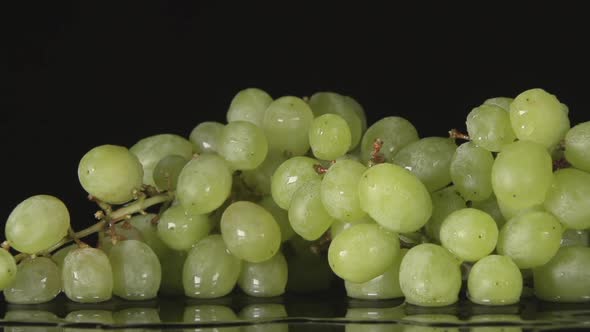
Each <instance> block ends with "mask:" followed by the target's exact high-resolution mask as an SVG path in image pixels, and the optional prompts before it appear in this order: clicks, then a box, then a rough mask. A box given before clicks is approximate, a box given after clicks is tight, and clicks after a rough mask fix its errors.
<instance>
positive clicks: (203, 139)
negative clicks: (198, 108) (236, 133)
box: [189, 121, 224, 153]
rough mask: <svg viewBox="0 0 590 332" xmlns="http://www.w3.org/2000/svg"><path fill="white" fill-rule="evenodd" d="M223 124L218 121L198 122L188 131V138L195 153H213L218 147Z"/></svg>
mask: <svg viewBox="0 0 590 332" xmlns="http://www.w3.org/2000/svg"><path fill="white" fill-rule="evenodd" d="M223 127H224V125H223V124H222V123H219V122H214V121H205V122H201V123H199V124H198V125H197V126H196V127H195V128H193V130H192V131H191V133H190V136H189V139H190V142H191V144H192V146H193V150H194V151H195V152H196V153H214V152H217V149H218V147H219V136H220V135H221V131H222V130H223Z"/></svg>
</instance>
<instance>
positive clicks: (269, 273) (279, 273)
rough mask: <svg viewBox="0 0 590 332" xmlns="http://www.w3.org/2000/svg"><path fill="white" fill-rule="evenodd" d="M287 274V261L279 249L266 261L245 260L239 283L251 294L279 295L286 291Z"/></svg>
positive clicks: (245, 291) (257, 295) (262, 295)
mask: <svg viewBox="0 0 590 332" xmlns="http://www.w3.org/2000/svg"><path fill="white" fill-rule="evenodd" d="M287 276H288V270H287V261H286V260H285V256H283V254H281V252H280V251H279V252H277V253H276V254H275V255H274V256H273V257H272V258H270V259H268V260H266V261H264V262H260V263H250V262H244V263H243V264H242V271H241V272H240V278H239V279H238V285H239V286H240V288H241V289H242V290H243V291H244V293H246V294H248V295H250V296H256V297H272V296H279V295H282V294H283V293H284V292H285V287H286V286H287Z"/></svg>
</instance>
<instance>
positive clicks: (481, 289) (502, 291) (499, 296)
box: [467, 255, 522, 305]
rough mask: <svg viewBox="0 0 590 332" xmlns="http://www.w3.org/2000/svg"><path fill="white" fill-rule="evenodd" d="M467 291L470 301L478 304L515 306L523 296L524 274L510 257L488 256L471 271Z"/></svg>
mask: <svg viewBox="0 0 590 332" xmlns="http://www.w3.org/2000/svg"><path fill="white" fill-rule="evenodd" d="M467 291H468V294H469V299H470V300H471V301H472V302H475V303H478V304H484V305H508V304H514V303H517V302H518V301H519V300H520V295H521V294H522V274H521V273H520V270H519V269H518V266H516V264H514V262H513V261H512V259H510V257H507V256H500V255H491V256H487V257H484V258H482V259H481V260H479V261H478V262H477V263H475V265H473V267H472V268H471V270H470V271H469V277H468V279H467Z"/></svg>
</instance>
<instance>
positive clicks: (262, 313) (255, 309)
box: [239, 303, 289, 332]
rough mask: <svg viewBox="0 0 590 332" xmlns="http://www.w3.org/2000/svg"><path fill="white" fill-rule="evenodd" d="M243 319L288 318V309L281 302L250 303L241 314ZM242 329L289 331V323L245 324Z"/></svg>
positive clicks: (255, 331)
mask: <svg viewBox="0 0 590 332" xmlns="http://www.w3.org/2000/svg"><path fill="white" fill-rule="evenodd" d="M239 316H240V318H241V319H244V320H247V321H257V320H260V321H264V320H275V319H281V318H287V317H288V315H287V311H286V310H285V306H284V305H282V304H279V303H260V304H249V305H247V306H246V307H244V308H243V309H242V310H241V311H240V314H239ZM242 331H244V332H263V331H272V332H288V331H289V324H288V323H276V324H256V325H249V326H243V327H242Z"/></svg>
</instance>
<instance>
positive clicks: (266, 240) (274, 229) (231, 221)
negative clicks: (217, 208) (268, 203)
mask: <svg viewBox="0 0 590 332" xmlns="http://www.w3.org/2000/svg"><path fill="white" fill-rule="evenodd" d="M221 235H222V236H223V241H224V242H225V244H226V245H227V247H228V249H229V251H230V252H231V253H232V254H234V255H235V256H236V257H238V258H240V259H243V260H245V261H248V262H252V263H258V262H263V261H265V260H267V259H269V258H271V257H272V256H274V255H275V254H276V253H277V251H278V250H279V247H280V245H281V229H280V228H279V225H278V224H277V222H276V221H275V219H274V217H273V216H272V214H270V212H268V211H266V210H265V209H264V208H263V207H261V206H259V205H257V204H255V203H251V202H246V201H239V202H235V203H232V204H231V205H230V206H228V207H227V209H225V211H224V212H223V215H222V216H221Z"/></svg>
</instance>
